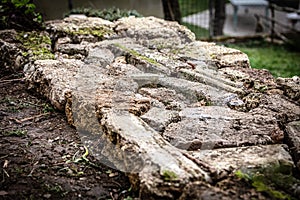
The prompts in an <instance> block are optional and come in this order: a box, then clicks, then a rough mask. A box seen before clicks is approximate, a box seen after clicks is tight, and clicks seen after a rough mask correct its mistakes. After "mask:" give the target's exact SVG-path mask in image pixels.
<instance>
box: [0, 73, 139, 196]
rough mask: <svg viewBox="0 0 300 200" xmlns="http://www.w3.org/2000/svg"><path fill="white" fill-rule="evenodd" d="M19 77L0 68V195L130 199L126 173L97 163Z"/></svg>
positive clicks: (61, 119)
mask: <svg viewBox="0 0 300 200" xmlns="http://www.w3.org/2000/svg"><path fill="white" fill-rule="evenodd" d="M22 77H23V75H22V73H21V72H14V73H11V72H7V71H3V69H2V70H0V149H1V151H0V199H128V200H129V199H132V197H133V196H134V194H132V192H130V191H131V189H130V183H129V181H128V179H127V177H126V176H125V175H124V174H123V173H121V172H119V171H116V170H113V169H110V168H108V167H106V166H103V165H101V164H100V163H98V162H97V161H96V160H95V159H94V158H93V157H92V156H91V155H90V152H88V151H87V149H85V147H84V146H83V145H82V143H81V141H80V138H79V136H78V134H77V133H76V130H75V129H74V128H72V127H70V126H69V125H68V124H67V121H66V118H65V116H64V115H63V114H62V113H59V112H57V111H55V110H54V109H53V108H52V106H51V105H50V104H49V102H47V101H46V100H43V99H42V98H41V97H39V96H37V95H36V94H35V93H31V92H30V91H28V90H27V89H26V85H25V83H24V82H23V79H22Z"/></svg>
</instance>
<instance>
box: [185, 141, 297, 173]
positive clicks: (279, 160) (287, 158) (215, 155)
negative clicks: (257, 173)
mask: <svg viewBox="0 0 300 200" xmlns="http://www.w3.org/2000/svg"><path fill="white" fill-rule="evenodd" d="M287 150H288V149H287V146H284V145H280V144H275V145H257V146H248V147H239V148H226V149H216V150H200V151H194V152H192V153H191V156H192V157H194V158H195V159H198V160H201V161H203V162H205V163H207V164H209V166H211V167H213V168H214V169H216V170H217V171H218V173H219V174H221V173H220V172H222V171H226V172H227V173H230V172H231V171H236V170H238V169H241V168H247V169H255V168H256V169H257V168H260V167H265V166H267V165H283V166H285V167H288V168H289V169H290V170H292V169H293V167H294V163H293V160H292V157H291V155H290V154H289V153H288V151H287ZM265 155H268V156H265ZM224 156H225V158H224Z"/></svg>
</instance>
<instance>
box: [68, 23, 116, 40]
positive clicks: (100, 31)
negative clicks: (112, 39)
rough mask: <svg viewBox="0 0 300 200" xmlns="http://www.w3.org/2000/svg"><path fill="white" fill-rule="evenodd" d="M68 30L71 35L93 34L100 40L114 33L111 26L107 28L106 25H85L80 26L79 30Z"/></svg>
mask: <svg viewBox="0 0 300 200" xmlns="http://www.w3.org/2000/svg"><path fill="white" fill-rule="evenodd" d="M66 32H67V33H68V34H70V35H93V36H95V37H97V38H99V39H100V40H102V39H103V38H104V36H105V35H108V34H112V33H113V31H112V30H110V29H109V28H107V27H105V26H100V27H97V28H95V27H94V28H90V27H85V28H79V29H78V30H70V29H68V30H67V31H66Z"/></svg>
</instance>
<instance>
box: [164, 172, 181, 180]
mask: <svg viewBox="0 0 300 200" xmlns="http://www.w3.org/2000/svg"><path fill="white" fill-rule="evenodd" d="M162 177H163V180H164V181H176V180H178V176H177V174H176V173H175V172H173V171H170V170H164V171H163V173H162Z"/></svg>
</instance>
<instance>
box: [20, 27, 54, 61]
mask: <svg viewBox="0 0 300 200" xmlns="http://www.w3.org/2000/svg"><path fill="white" fill-rule="evenodd" d="M18 40H19V41H20V42H21V43H22V44H23V46H24V47H25V48H26V49H27V51H26V52H23V53H22V55H23V56H25V57H30V59H32V60H45V59H54V54H53V53H52V52H51V39H50V37H49V36H47V35H44V34H42V33H41V32H35V31H33V32H20V33H19V36H18Z"/></svg>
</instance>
